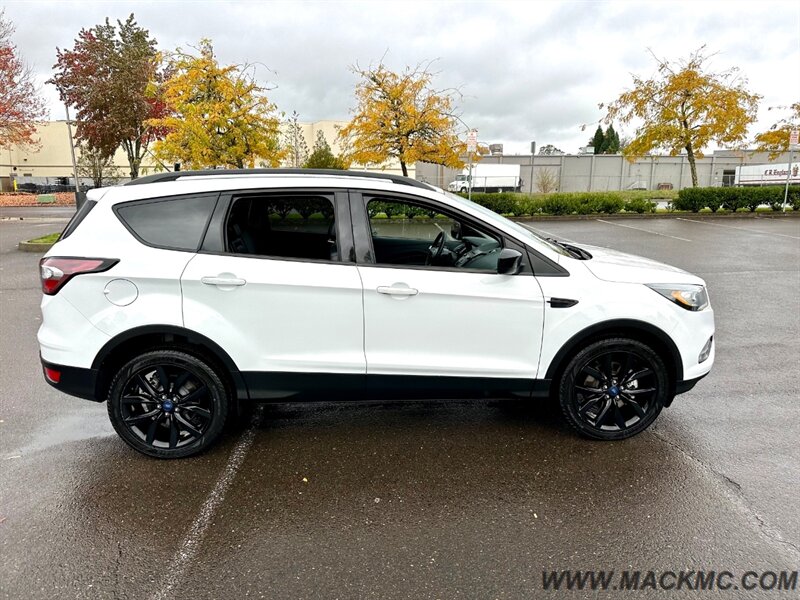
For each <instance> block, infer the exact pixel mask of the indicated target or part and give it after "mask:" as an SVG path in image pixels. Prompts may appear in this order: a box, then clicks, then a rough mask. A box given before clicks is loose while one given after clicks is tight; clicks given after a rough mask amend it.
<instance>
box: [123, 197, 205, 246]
mask: <svg viewBox="0 0 800 600" xmlns="http://www.w3.org/2000/svg"><path fill="white" fill-rule="evenodd" d="M216 198H217V196H216V194H214V195H208V196H179V197H175V198H169V199H165V200H146V201H137V202H131V203H127V204H123V205H120V206H118V207H117V208H116V212H117V215H118V216H119V217H120V219H122V221H123V222H124V223H125V224H126V225H127V226H128V227H129V228H130V229H131V231H133V233H134V234H135V235H136V236H137V237H138V238H140V239H141V240H142V241H143V242H145V243H146V244H150V245H152V246H160V247H163V248H174V249H176V250H191V251H195V250H197V248H198V246H199V245H200V241H201V240H202V238H203V233H204V232H205V229H206V225H207V224H208V220H209V218H211V212H212V211H213V210H214V204H215V203H216Z"/></svg>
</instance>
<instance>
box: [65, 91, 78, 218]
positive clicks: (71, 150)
mask: <svg viewBox="0 0 800 600" xmlns="http://www.w3.org/2000/svg"><path fill="white" fill-rule="evenodd" d="M64 110H66V111H67V132H68V133H69V153H70V154H71V155H72V175H73V176H74V177H75V204H76V205H77V204H78V194H80V193H81V188H80V185H79V184H78V163H77V162H75V145H74V144H73V140H72V122H71V121H70V120H69V106H68V105H67V104H65V105H64Z"/></svg>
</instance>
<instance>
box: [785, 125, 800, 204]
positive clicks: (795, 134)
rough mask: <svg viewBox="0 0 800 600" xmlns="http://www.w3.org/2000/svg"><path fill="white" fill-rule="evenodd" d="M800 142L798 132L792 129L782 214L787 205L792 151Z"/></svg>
mask: <svg viewBox="0 0 800 600" xmlns="http://www.w3.org/2000/svg"><path fill="white" fill-rule="evenodd" d="M798 141H800V131H798V130H797V129H792V130H791V131H790V132H789V167H788V168H787V169H786V187H785V188H784V190H783V212H786V207H787V205H788V203H789V178H790V177H791V175H792V162H793V160H792V159H793V158H794V149H795V148H796V147H797V143H798Z"/></svg>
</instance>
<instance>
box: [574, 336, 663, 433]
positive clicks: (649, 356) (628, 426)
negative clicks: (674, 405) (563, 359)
mask: <svg viewBox="0 0 800 600" xmlns="http://www.w3.org/2000/svg"><path fill="white" fill-rule="evenodd" d="M668 390H669V380H668V375H667V369H666V367H665V366H664V361H662V360H661V358H660V357H659V356H658V354H656V352H654V351H653V350H652V349H651V348H650V347H649V346H647V345H646V344H643V343H641V342H638V341H636V340H631V339H627V338H613V339H607V340H601V341H599V342H595V343H593V344H591V345H590V346H588V347H586V348H584V349H583V350H581V351H580V352H578V354H576V355H575V356H574V357H573V358H572V360H571V361H570V362H569V364H568V365H567V367H566V369H565V370H564V375H563V376H562V378H561V384H560V386H559V402H560V404H561V410H562V412H563V413H564V416H565V418H566V420H567V422H568V423H569V424H570V425H571V426H572V427H573V428H574V429H576V430H577V431H578V432H579V433H581V434H582V435H585V436H587V437H590V438H594V439H598V440H622V439H626V438H629V437H631V436H634V435H636V434H637V433H640V432H642V431H644V430H645V429H647V427H649V426H650V424H651V423H652V422H653V421H655V419H656V417H657V416H658V414H659V413H660V412H661V409H662V408H663V406H664V403H665V402H666V400H667V397H668V396H667V394H668Z"/></svg>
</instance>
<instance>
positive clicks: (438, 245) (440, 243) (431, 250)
mask: <svg viewBox="0 0 800 600" xmlns="http://www.w3.org/2000/svg"><path fill="white" fill-rule="evenodd" d="M446 241H447V237H446V236H445V234H444V231H440V232H439V235H437V236H436V239H435V240H433V243H432V244H431V245H430V246H428V259H427V260H426V261H425V264H426V265H432V264H434V261H436V260H439V258H440V257H441V256H442V252H444V243H445V242H446Z"/></svg>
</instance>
